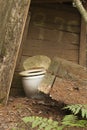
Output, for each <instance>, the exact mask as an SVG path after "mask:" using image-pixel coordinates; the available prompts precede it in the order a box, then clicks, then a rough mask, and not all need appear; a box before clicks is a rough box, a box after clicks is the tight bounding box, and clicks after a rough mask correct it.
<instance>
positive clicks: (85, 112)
mask: <svg viewBox="0 0 87 130" xmlns="http://www.w3.org/2000/svg"><path fill="white" fill-rule="evenodd" d="M63 109H69V110H70V111H72V113H73V114H74V115H77V114H78V113H81V116H82V118H87V104H86V105H81V104H75V105H67V106H66V107H64V108H63Z"/></svg>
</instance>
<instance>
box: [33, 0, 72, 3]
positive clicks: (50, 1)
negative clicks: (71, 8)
mask: <svg viewBox="0 0 87 130" xmlns="http://www.w3.org/2000/svg"><path fill="white" fill-rule="evenodd" d="M71 1H72V0H45V1H44V0H32V3H57V2H59V3H62V2H71Z"/></svg>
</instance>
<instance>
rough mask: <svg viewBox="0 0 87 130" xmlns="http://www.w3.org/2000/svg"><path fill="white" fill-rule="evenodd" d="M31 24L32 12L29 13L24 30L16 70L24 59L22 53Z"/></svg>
mask: <svg viewBox="0 0 87 130" xmlns="http://www.w3.org/2000/svg"><path fill="white" fill-rule="evenodd" d="M29 22H30V12H29V13H28V16H27V20H26V24H25V28H24V32H23V37H22V42H21V46H20V50H19V53H18V58H17V62H16V68H18V67H19V65H20V61H21V57H22V51H23V48H24V44H25V42H26V39H27V35H28V27H29Z"/></svg>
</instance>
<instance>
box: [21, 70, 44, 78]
mask: <svg viewBox="0 0 87 130" xmlns="http://www.w3.org/2000/svg"><path fill="white" fill-rule="evenodd" d="M45 73H46V70H45V69H44V68H41V69H30V70H26V71H22V72H20V73H19V75H21V76H37V75H43V74H45Z"/></svg>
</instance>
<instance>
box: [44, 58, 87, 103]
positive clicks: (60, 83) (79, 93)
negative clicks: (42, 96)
mask: <svg viewBox="0 0 87 130" xmlns="http://www.w3.org/2000/svg"><path fill="white" fill-rule="evenodd" d="M55 60H56V62H57V64H58V65H59V66H58V71H57V75H56V76H57V77H56V79H55V82H54V84H53V86H52V87H50V88H49V86H46V87H45V86H44V88H45V89H41V91H42V92H44V93H46V94H49V95H50V96H51V97H52V99H55V100H57V101H61V102H64V103H66V104H87V69H86V68H85V67H83V66H80V65H78V64H75V63H72V62H69V61H66V60H64V59H61V58H55ZM45 82H46V81H45ZM46 90H47V91H46Z"/></svg>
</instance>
